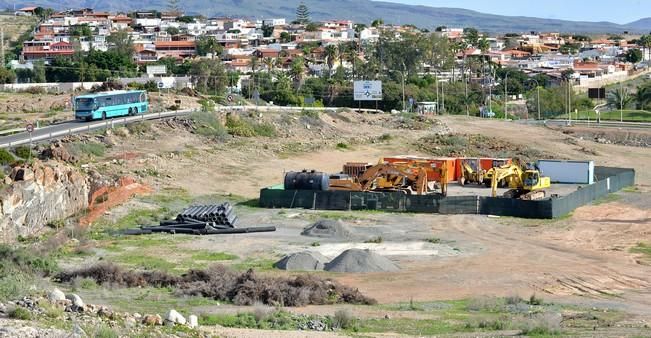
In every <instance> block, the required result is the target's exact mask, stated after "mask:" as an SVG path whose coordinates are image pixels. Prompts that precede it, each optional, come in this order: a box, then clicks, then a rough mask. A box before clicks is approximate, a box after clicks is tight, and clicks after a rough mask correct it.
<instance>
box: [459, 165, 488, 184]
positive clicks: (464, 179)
mask: <svg viewBox="0 0 651 338" xmlns="http://www.w3.org/2000/svg"><path fill="white" fill-rule="evenodd" d="M460 161H461V177H459V185H461V186H464V185H466V183H477V184H480V185H481V184H483V183H484V175H485V174H486V170H483V169H482V168H481V165H480V163H479V159H461V160H460Z"/></svg>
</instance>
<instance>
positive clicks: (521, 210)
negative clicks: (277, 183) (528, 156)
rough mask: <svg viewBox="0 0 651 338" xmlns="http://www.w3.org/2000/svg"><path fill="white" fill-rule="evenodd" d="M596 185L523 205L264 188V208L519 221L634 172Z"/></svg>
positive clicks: (586, 198) (558, 210)
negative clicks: (358, 211) (383, 212)
mask: <svg viewBox="0 0 651 338" xmlns="http://www.w3.org/2000/svg"><path fill="white" fill-rule="evenodd" d="M595 176H596V177H597V182H596V183H594V184H591V185H585V186H580V188H579V189H577V190H576V191H575V192H573V193H571V194H569V195H567V196H562V197H551V198H547V199H544V200H538V201H524V200H519V199H511V198H500V197H480V196H458V197H457V196H455V197H443V196H440V195H427V196H417V195H406V194H403V193H400V192H349V191H311V190H281V189H262V190H261V191H260V206H261V207H263V208H304V209H317V210H383V211H397V212H414V213H437V214H482V215H498V216H513V217H522V218H545V219H549V218H558V217H562V216H564V215H567V214H568V213H570V212H572V211H573V210H574V209H576V208H578V207H580V206H583V205H586V204H588V203H591V202H592V201H594V200H596V199H599V198H601V197H603V196H605V195H607V194H609V193H612V192H616V191H619V190H621V189H622V188H624V187H627V186H631V185H633V184H635V171H634V170H633V169H625V168H611V167H595Z"/></svg>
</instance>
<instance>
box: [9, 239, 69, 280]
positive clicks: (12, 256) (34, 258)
mask: <svg viewBox="0 0 651 338" xmlns="http://www.w3.org/2000/svg"><path fill="white" fill-rule="evenodd" d="M41 256H42V257H41ZM0 263H2V264H0V276H5V275H7V273H8V271H7V270H11V269H13V268H15V269H16V270H18V271H23V272H31V273H39V274H43V275H45V276H49V275H51V274H53V273H55V272H57V271H58V270H59V267H58V265H57V262H56V260H54V259H52V258H51V257H49V256H44V255H35V254H34V253H33V252H29V251H28V250H27V249H22V248H20V249H13V248H11V247H9V246H8V245H4V244H3V245H0Z"/></svg>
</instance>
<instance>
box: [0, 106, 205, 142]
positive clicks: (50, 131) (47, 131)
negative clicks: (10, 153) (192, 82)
mask: <svg viewBox="0 0 651 338" xmlns="http://www.w3.org/2000/svg"><path fill="white" fill-rule="evenodd" d="M191 112H192V110H190V109H186V110H178V111H169V112H162V113H151V114H143V115H137V116H128V117H119V118H114V119H107V120H103V121H91V122H84V121H69V122H64V123H59V124H54V125H50V126H45V127H43V128H39V129H35V130H34V132H32V133H31V135H30V134H29V133H27V132H21V133H18V134H14V135H9V136H3V137H0V148H9V147H14V146H19V145H23V144H28V143H30V142H39V141H44V140H50V139H55V138H60V137H63V136H66V135H72V134H80V133H87V132H91V131H93V130H97V129H102V128H107V127H112V126H115V125H122V124H128V123H133V122H139V121H147V120H157V119H161V118H167V117H173V116H180V115H187V114H189V113H191Z"/></svg>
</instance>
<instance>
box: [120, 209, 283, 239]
mask: <svg viewBox="0 0 651 338" xmlns="http://www.w3.org/2000/svg"><path fill="white" fill-rule="evenodd" d="M236 222H237V216H236V215H235V211H234V209H233V207H232V206H231V204H230V203H228V202H226V203H222V204H213V205H196V206H191V207H189V208H186V209H184V210H183V211H182V212H181V213H180V214H178V215H177V216H176V219H174V220H168V221H161V222H160V225H158V226H141V227H140V229H130V230H127V231H126V232H125V234H127V235H144V234H151V233H154V232H167V233H173V234H190V235H217V234H241V233H250V232H269V231H276V227H273V226H270V227H255V228H235V223H236Z"/></svg>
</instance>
